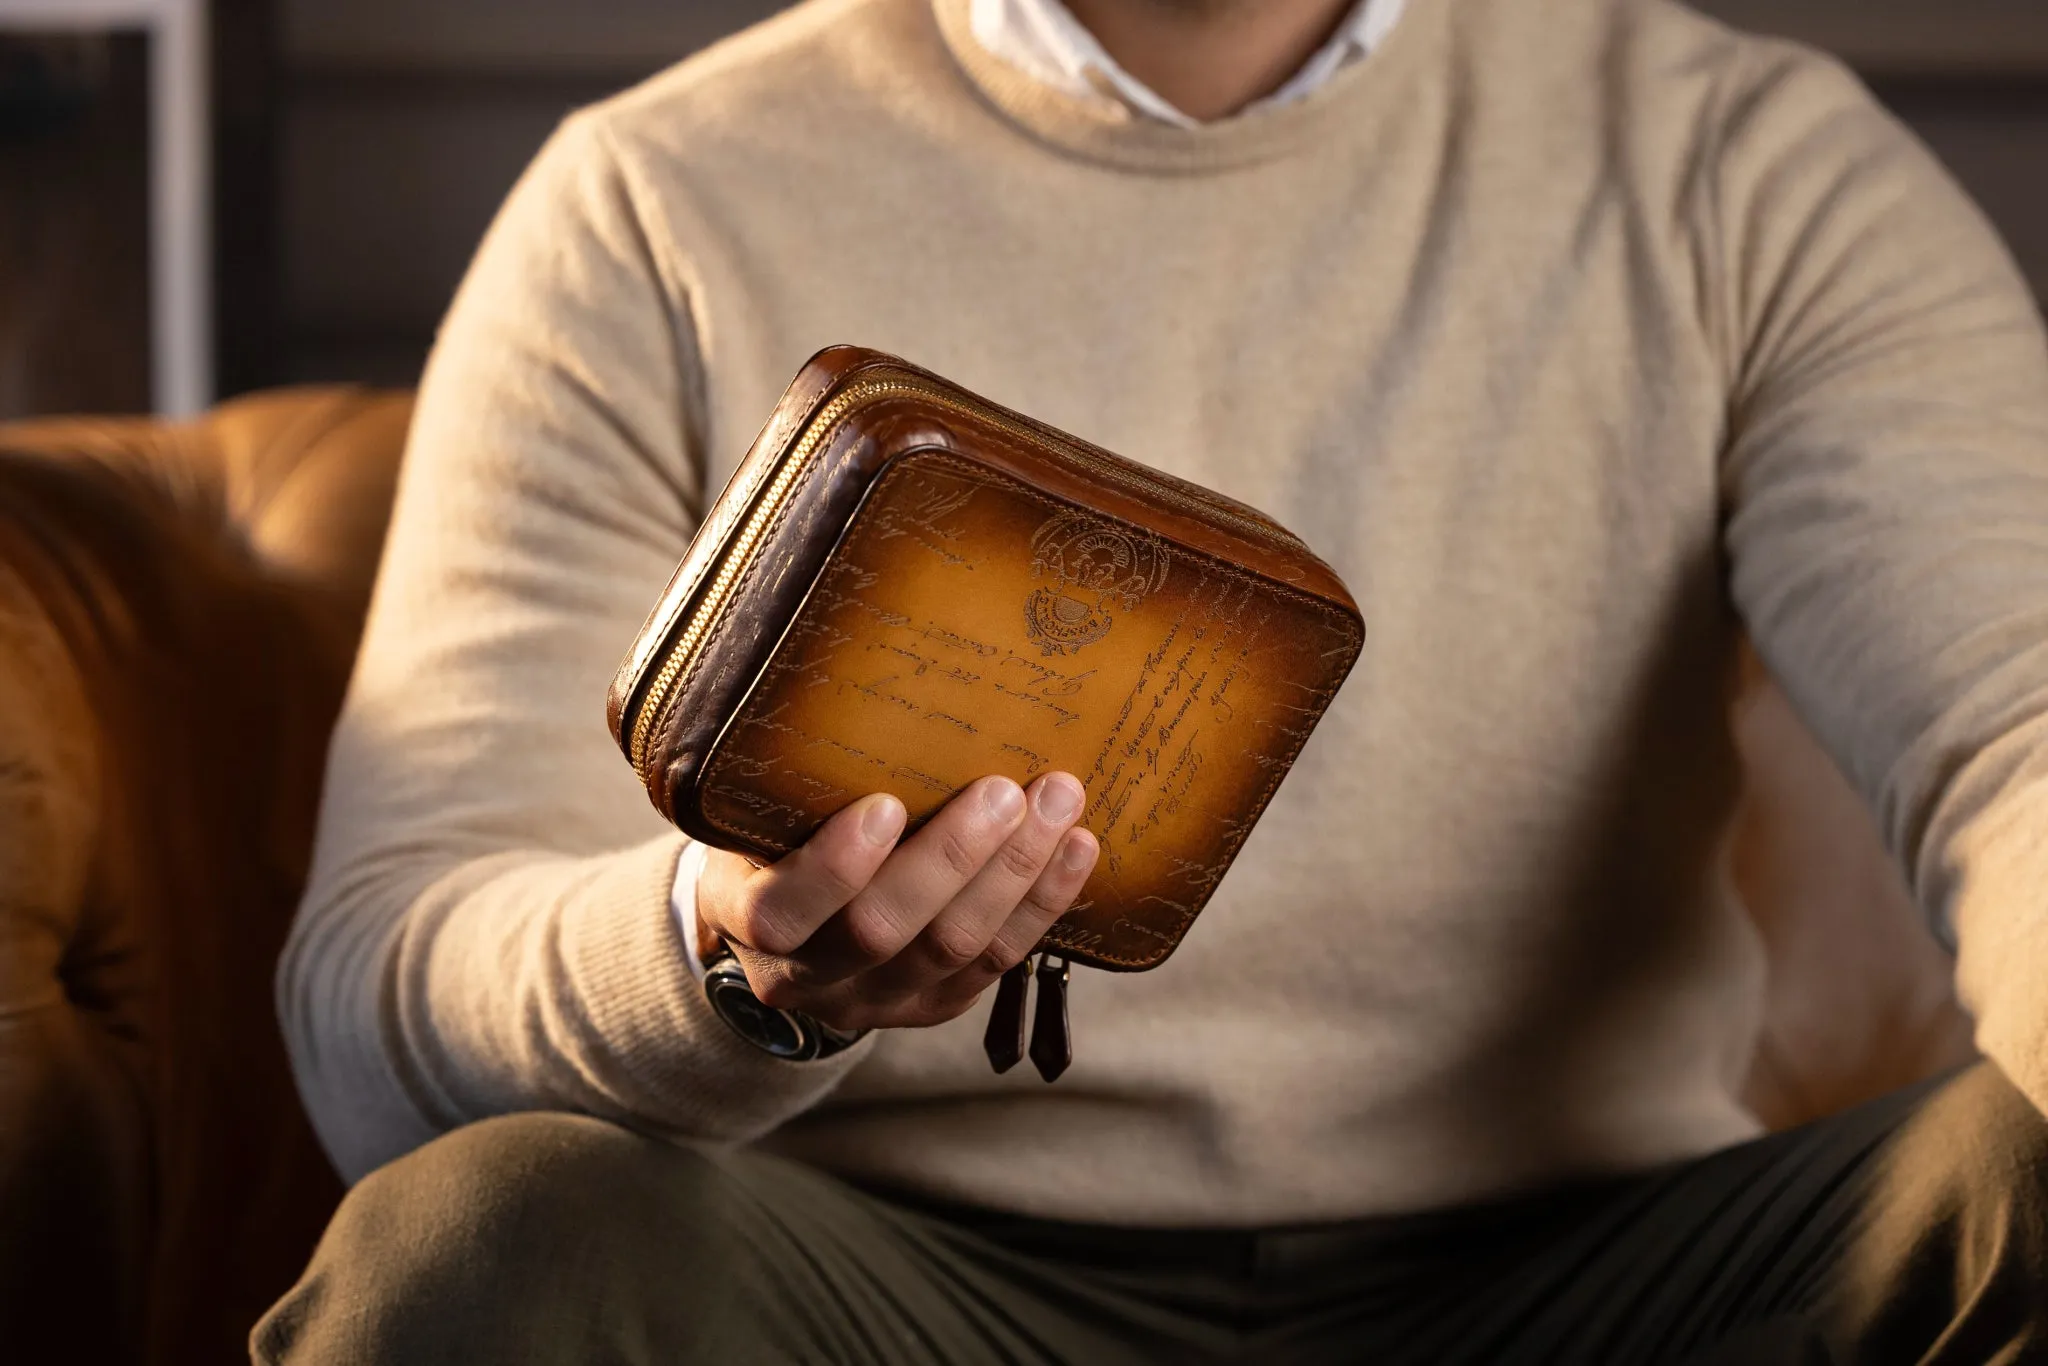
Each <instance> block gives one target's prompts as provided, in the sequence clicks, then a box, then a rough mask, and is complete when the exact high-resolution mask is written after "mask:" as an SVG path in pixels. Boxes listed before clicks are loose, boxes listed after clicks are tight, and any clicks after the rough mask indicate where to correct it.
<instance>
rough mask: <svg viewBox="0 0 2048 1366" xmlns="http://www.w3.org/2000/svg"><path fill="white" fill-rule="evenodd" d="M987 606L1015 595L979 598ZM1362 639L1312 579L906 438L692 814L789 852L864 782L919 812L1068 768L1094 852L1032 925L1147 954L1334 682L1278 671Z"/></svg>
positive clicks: (1178, 917)
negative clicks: (1220, 557) (1285, 574)
mask: <svg viewBox="0 0 2048 1366" xmlns="http://www.w3.org/2000/svg"><path fill="white" fill-rule="evenodd" d="M1002 601H1009V602H1014V603H1017V604H1019V609H1020V610H1017V611H1016V613H1015V614H1014V615H1008V616H1006V615H1004V614H1000V613H991V612H990V611H988V610H987V605H988V604H990V603H991V602H1002ZM1355 650H1356V637H1355V632H1354V631H1353V630H1351V629H1350V628H1349V625H1348V623H1347V622H1346V621H1344V620H1343V619H1342V618H1341V617H1339V616H1337V615H1336V614H1335V613H1333V612H1332V611H1331V610H1330V609H1329V608H1328V607H1327V606H1326V605H1325V604H1323V603H1321V602H1319V601H1318V600H1316V599H1314V598H1312V597H1309V596H1307V595H1304V594H1299V593H1294V592H1291V591H1288V590H1279V589H1276V587H1275V585H1273V584H1272V583H1270V582H1267V581H1260V580H1255V579H1252V578H1250V577H1248V576H1247V575H1245V574H1244V573H1243V572H1241V571H1240V570H1237V569H1235V568H1234V567H1232V566H1230V565H1228V564H1224V563H1222V562H1220V561H1217V560H1214V559H1211V558H1209V557H1207V556H1204V555H1201V554H1198V553H1193V552H1188V551H1184V550H1182V549H1181V548H1179V547H1177V546H1173V545H1170V544H1168V543H1166V542H1163V541H1161V540H1159V539H1158V538H1156V537H1153V536H1151V535H1149V534H1147V533H1145V532H1143V531H1140V530H1138V529H1136V528H1132V527H1128V526H1125V525H1122V524H1119V523H1116V522H1114V521H1112V520H1110V519H1106V518H1102V517H1098V516H1094V515H1092V514H1089V513H1087V512H1084V511H1081V510H1079V509H1075V508H1073V507H1071V506H1069V505H1066V504H1063V503H1060V502H1058V501H1056V500H1053V499H1050V498H1047V497H1045V496H1043V495H1041V494H1039V493H1037V492H1036V491H1035V490H1032V489H1030V488H1028V487H1026V486H1024V485H1022V484H1019V483H1016V482H1014V481H1012V480H1010V479H1008V478H1006V477H1003V476H1000V475H996V474H994V473H991V472H990V471H988V470H986V469H984V468H981V467H978V466H975V465H972V464H969V463H967V462H964V461H961V460H959V459H957V458H954V457H952V456H949V455H946V454H943V453H927V454H920V455H911V456H906V457H904V458H903V459H902V460H900V461H899V462H898V463H897V464H896V465H895V466H894V467H893V468H892V469H891V470H890V471H889V472H888V473H887V474H885V475H884V476H883V477H882V478H881V479H880V480H879V481H878V482H877V483H876V485H875V486H874V488H873V489H872V490H871V492H870V494H869V497H868V499H867V501H866V503H865V504H864V506H863V509H862V511H861V512H860V514H859V516H858V517H856V518H855V520H854V521H853V523H852V525H851V526H850V527H849V528H848V530H847V532H846V534H845V537H844V539H843V540H842V542H841V543H840V545H839V547H838V549H837V550H836V551H835V553H834V555H833V557H832V559H831V561H830V562H829V563H828V565H827V567H826V568H825V570H824V572H823V573H822V575H821V576H820V577H819V579H818V581H817V583H816V584H815V586H814V587H813V588H812V589H811V592H810V595H809V597H808V598H807V599H806V600H805V602H804V605H803V608H802V610H801V611H800V612H799V613H798V615H797V617H796V619H795V621H794V622H793V623H792V624H791V626H790V628H789V630H788V631H787V633H786V634H785V635H784V637H783V639H782V641H781V642H780V644H779V645H778V646H777V647H776V650H775V653H774V655H773V657H772V658H771V659H770V661H769V663H768V666H767V668H766V669H765V671H764V672H763V673H762V675H761V677H760V680H759V682H758V683H757V684H756V685H755V686H754V688H753V690H752V691H751V693H750V694H749V696H748V698H747V700H746V702H745V704H744V705H743V706H742V707H741V708H740V709H739V711H738V712H737V713H736V714H735V716H734V718H733V721H732V723H731V724H730V725H729V726H727V727H726V729H725V731H724V734H723V735H722V737H721V738H720V740H719V741H718V744H717V746H716V748H715V749H714V751H713V752H712V754H711V755H710V756H709V758H708V760H707V763H706V768H705V772H704V778H703V784H702V796H701V803H702V809H703V812H704V815H705V818H706V819H707V820H709V821H710V822H711V823H712V824H713V825H714V826H716V827H718V828H719V829H721V830H724V831H727V832H729V833H731V834H733V835H735V836H737V837H741V838H744V839H747V840H750V841H753V842H756V843H758V844H761V845H763V846H766V847H768V848H771V849H787V848H790V847H793V846H794V845H796V844H798V843H800V842H801V841H802V840H803V839H804V838H805V837H806V836H807V835H808V834H809V833H810V832H811V831H812V830H814V829H815V828H816V827H817V825H818V824H819V823H821V822H822V821H823V820H824V819H825V818H826V817H828V816H830V815H831V814H832V813H833V812H834V811H836V810H838V809H839V808H840V807H842V806H844V805H845V804H846V803H847V802H849V801H852V800H854V799H855V798H857V797H859V796H861V795H863V794H865V793H868V792H874V791H890V792H894V793H895V794H896V795H898V796H899V797H901V798H902V799H903V801H904V803H905V805H906V806H907V807H908V808H909V810H910V814H911V818H912V820H913V821H917V820H922V819H924V818H926V817H928V816H930V815H931V814H932V813H933V812H934V811H936V810H937V809H938V808H939V807H940V806H941V805H942V804H943V803H944V802H945V801H946V799H947V798H949V797H950V796H951V795H952V794H953V793H955V792H957V791H958V790H959V789H961V788H962V787H964V786H966V785H967V784H968V783H970V782H972V781H974V780H975V779H976V778H979V777H981V776H983V775H985V774H989V773H1006V774H1008V775H1010V776H1012V777H1014V778H1016V779H1017V780H1019V781H1020V782H1029V781H1030V780H1031V779H1032V778H1033V777H1035V776H1037V775H1038V774H1041V773H1043V772H1046V771H1047V770H1048V769H1052V768H1060V769H1065V770H1066V771H1068V772H1071V773H1073V774H1075V775H1076V776H1077V777H1079V778H1080V779H1081V780H1082V783H1083V784H1084V786H1085V787H1086V788H1087V791H1088V805H1087V808H1086V811H1085V813H1084V816H1083V821H1084V823H1085V824H1086V825H1087V826H1088V828H1089V829H1091V830H1092V831H1094V833H1095V834H1096V836H1097V838H1098V839H1100V840H1101V842H1102V850H1103V853H1102V858H1101V860H1100V861H1099V863H1098V864H1097V868H1096V871H1095V873H1094V875H1093V877H1092V878H1091V880H1090V883H1089V885H1088V887H1087V889H1085V890H1084V891H1083V893H1082V897H1081V901H1080V903H1079V904H1077V906H1076V908H1075V909H1074V910H1073V911H1072V912H1070V913H1069V915H1068V916H1067V917H1066V919H1064V920H1063V921H1062V922H1061V923H1060V924H1059V925H1058V926H1056V927H1055V929H1054V930H1053V932H1052V934H1051V935H1049V936H1048V939H1049V941H1050V942H1052V943H1054V944H1057V945H1060V946H1063V947H1066V948H1069V949H1073V950H1077V951H1082V952H1086V953H1088V954H1090V955H1092V956H1094V957H1096V958H1099V959H1101V960H1103V961H1105V962H1107V963H1111V964H1117V965H1124V966H1132V967H1139V966H1149V965H1150V964H1152V963H1155V962H1157V961H1158V960H1159V959H1160V958H1162V957H1163V956H1164V955H1165V954H1166V952H1168V951H1170V950H1171V948H1172V946H1173V945H1174V944H1175V943H1176V942H1178V940H1179V937H1180V935H1181V933H1182V932H1183V931H1184V930H1185V928H1186V926H1187V922H1188V921H1189V920H1190V919H1191V918H1192V917H1193V915H1194V914H1195V911H1196V910H1197V909H1198V908H1199V907H1200V906H1201V904H1202V902H1203V901H1204V900H1205V899H1206V897H1207V895H1208V893H1209V892H1210V891H1211V890H1212V889H1213V887H1214V886H1215V884H1216V882H1217V880H1218V879H1219V878H1220V877H1221V875H1222V870H1223V869H1224V868H1226V867H1227V866H1228V864H1229V861H1230V859H1231V857H1232V856H1233V855H1234V854H1235V852H1236V849H1237V846H1238V844H1239V843H1240V842H1241V841H1242V839H1243V838H1244V836H1245V835H1246V833H1248V831H1249V829H1250V826H1251V824H1252V822H1253V821H1255V820H1256V819H1257V816H1258V814H1259V812H1260V810H1261V809H1262V808H1263V807H1264V804H1265V801H1266V798H1267V797H1268V796H1270V794H1271V791H1272V788H1273V786H1274V785H1275V784H1276V783H1277V782H1278V780H1279V777H1280V775H1281V774H1283V773H1284V772H1285V771H1286V769H1287V766H1288V765H1289V764H1290V763H1291V762H1292V759H1293V756H1294V754H1295V753H1296V751H1297V750H1298V749H1299V747H1300V745H1301V743H1302V741H1303V740H1304V739H1306V737H1307V734H1308V731H1309V729H1310V728H1312V726H1313V724H1314V721H1315V718H1316V717H1317V716H1318V715H1319V714H1320V712H1321V709H1322V705H1323V703H1324V702H1325V701H1326V700H1327V698H1326V697H1325V696H1318V695H1313V694H1311V693H1308V692H1306V691H1304V690H1303V688H1302V685H1299V684H1294V683H1289V682H1287V681H1285V680H1288V679H1293V678H1315V677H1323V676H1327V675H1329V673H1330V672H1331V670H1330V667H1329V661H1330V660H1331V659H1332V658H1334V657H1337V656H1338V655H1341V656H1343V657H1344V659H1345V660H1346V661H1347V662H1348V658H1349V656H1350V655H1351V654H1352V653H1353V652H1355ZM1338 676H1340V677H1341V670H1340V671H1339V674H1338Z"/></svg>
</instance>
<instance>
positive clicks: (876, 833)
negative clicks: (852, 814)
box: [860, 797, 903, 845]
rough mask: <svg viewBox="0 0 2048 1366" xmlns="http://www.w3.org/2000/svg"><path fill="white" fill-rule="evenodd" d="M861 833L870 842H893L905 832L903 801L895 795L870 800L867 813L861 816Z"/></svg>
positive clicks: (879, 843)
mask: <svg viewBox="0 0 2048 1366" xmlns="http://www.w3.org/2000/svg"><path fill="white" fill-rule="evenodd" d="M860 833H861V835H862V836H863V837H864V838H865V839H866V840H867V842H868V843H869V844H876V845H882V844H893V843H894V842H895V840H896V837H897V836H898V835H900V834H902V833H903V803H902V802H899V801H897V800H896V799H895V798H894V797H883V798H881V799H880V800H879V801H872V802H869V803H868V809H867V814H866V815H864V816H862V817H861V818H860Z"/></svg>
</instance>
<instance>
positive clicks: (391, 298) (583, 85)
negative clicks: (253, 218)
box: [282, 73, 611, 382]
mask: <svg viewBox="0 0 2048 1366" xmlns="http://www.w3.org/2000/svg"><path fill="white" fill-rule="evenodd" d="M609 89H611V85H610V84H609V83H608V82H604V81H602V80H590V79H584V78H569V79H563V78H553V77H551V78H547V79H540V78H522V79H519V80H504V79H498V78H483V79H479V78H477V77H474V76H469V75H465V76H463V77H461V78H445V77H431V78H430V77H422V76H419V75H415V74H405V75H394V74H388V73H387V74H378V75H367V74H366V75H356V76H336V75H327V76H323V77H320V78H318V79H314V80H310V81H306V82H303V83H302V87H301V89H300V91H299V93H298V95H297V97H296V98H295V99H294V100H293V101H292V103H291V106H290V108H289V110H288V112H287V114H286V116H285V120H284V146H285V161H284V168H285V169H284V178H283V215H282V217H283V223H284V234H285V240H286V243H287V250H286V253H285V272H284V284H285V287H284V298H285V307H286V312H287V314H288V316H289V317H290V319H291V321H292V328H293V332H294V339H295V346H294V348H293V349H294V355H293V358H292V371H293V374H292V376H291V377H292V378H299V379H316V378H328V377H331V376H330V374H328V373H326V372H325V371H324V367H331V366H333V365H334V364H336V363H337V362H338V361H347V362H348V363H351V364H357V365H361V364H363V363H365V362H366V361H369V360H371V359H372V358H374V361H375V368H374V373H364V374H361V375H360V376H350V377H361V378H365V379H372V380H377V381H384V382H391V381H406V380H409V379H410V378H412V377H413V376H412V373H411V372H412V371H413V370H414V369H416V367H417V364H418V361H419V359H420V358H421V357H422V356H423V355H424V352H425V349H426V346H427V342H428V339H429V338H430V337H431V336H432V333H433V330H434V326H435V324H436V323H437V322H438V320H439V318H440V315H441V313H442V311H443V310H444V309H445V307H446V305H447V302H448V297H449V295H450V293H451V291H452V290H453V289H454V286H455V284H456V282H457V281H459V280H460V279H461V277H462V273H463V271H464V269H465V268H466V267H467V266H468V264H469V259H470V257H471V255H472V254H473V253H474V251H475V249H476V244H477V242H478V240H479V239H480V238H481V237H482V235H483V232H484V230H485V229H486V228H487V227H488V226H489V224H490V220H491V217H492V215H493V214H494V213H495V211H496V209H497V206H498V204H499V201H501V200H502V199H503V198H504V196H505V193H506V191H507V190H508V189H509V188H510V186H511V185H512V183H513V181H514V180H516V179H517V178H518V176H519V173H520V171H521V170H522V169H523V168H524V167H525V166H526V164H527V162H528V161H530V160H531V159H532V157H533V155H534V153H535V151H536V150H537V149H538V148H539V147H540V145H541V143H542V142H543V141H544V140H545V139H546V138H547V136H548V134H549V133H550V132H551V131H552V130H553V129H554V127H555V126H556V124H557V123H558V122H560V120H561V119H562V117H563V116H564V115H565V114H567V113H568V112H569V111H570V110H571V109H574V108H575V107H577V106H578V105H580V104H585V103H589V102H590V101H592V100H595V99H598V98H601V97H602V96H603V95H604V94H605V93H607V91H608V90H609Z"/></svg>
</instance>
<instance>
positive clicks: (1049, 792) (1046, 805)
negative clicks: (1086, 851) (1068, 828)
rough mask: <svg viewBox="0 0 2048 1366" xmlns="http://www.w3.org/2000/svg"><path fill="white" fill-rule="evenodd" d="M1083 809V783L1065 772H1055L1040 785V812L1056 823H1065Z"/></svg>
mask: <svg viewBox="0 0 2048 1366" xmlns="http://www.w3.org/2000/svg"><path fill="white" fill-rule="evenodd" d="M1080 811H1081V785H1080V784H1079V783H1077V782H1075V781H1074V780H1073V779H1072V778H1069V777H1068V776H1067V775H1066V774H1064V773H1055V774H1053V775H1052V776H1051V777H1049V778H1047V779H1046V780H1045V781H1044V782H1042V783H1040V784H1039V785H1038V814H1039V815H1041V816H1043V817H1045V818H1046V819H1047V820H1049V821H1051V822H1052V823H1053V824H1054V825H1064V824H1065V823H1066V822H1068V821H1070V820H1072V819H1074V817H1075V816H1077V815H1079V814H1080Z"/></svg>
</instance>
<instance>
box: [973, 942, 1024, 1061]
mask: <svg viewBox="0 0 2048 1366" xmlns="http://www.w3.org/2000/svg"><path fill="white" fill-rule="evenodd" d="M1030 985H1031V956H1030V955H1029V954H1026V955H1025V957H1024V961H1023V962H1021V963H1019V964H1017V966H1015V967H1013V968H1011V969H1010V970H1009V971H1008V972H1006V973H1004V974H1003V981H1002V985H1000V986H998V987H997V988H996V1003H995V1008H994V1009H993V1010H991V1011H989V1013H988V1032H987V1033H985V1034H983V1035H982V1036H981V1048H982V1051H983V1052H984V1053H987V1054H988V1065H989V1066H990V1067H993V1068H995V1069H996V1071H997V1073H999V1074H1000V1073H1003V1072H1007V1071H1009V1070H1010V1069H1011V1068H1013V1067H1015V1066H1016V1065H1017V1064H1018V1063H1019V1062H1021V1061H1023V1059H1024V993H1025V991H1026V990H1027V989H1029V987H1030Z"/></svg>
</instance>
